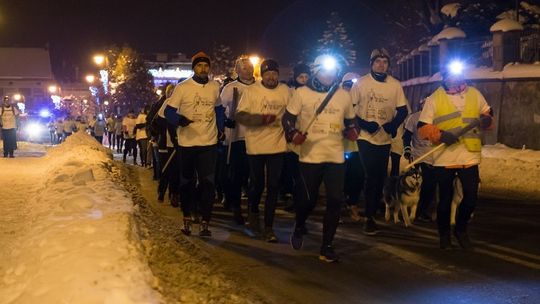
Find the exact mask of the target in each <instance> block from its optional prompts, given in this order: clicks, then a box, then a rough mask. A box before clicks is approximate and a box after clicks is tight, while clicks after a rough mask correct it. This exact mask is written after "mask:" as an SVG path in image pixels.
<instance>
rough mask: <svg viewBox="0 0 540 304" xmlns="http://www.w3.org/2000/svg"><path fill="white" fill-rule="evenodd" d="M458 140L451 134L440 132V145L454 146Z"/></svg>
mask: <svg viewBox="0 0 540 304" xmlns="http://www.w3.org/2000/svg"><path fill="white" fill-rule="evenodd" d="M458 140H459V138H458V137H457V136H456V135H454V134H452V133H450V132H447V131H442V132H441V142H442V143H445V144H447V145H449V146H450V145H453V144H455V143H456V142H457V141H458Z"/></svg>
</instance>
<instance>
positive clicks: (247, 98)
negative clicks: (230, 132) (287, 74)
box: [236, 82, 289, 155]
mask: <svg viewBox="0 0 540 304" xmlns="http://www.w3.org/2000/svg"><path fill="white" fill-rule="evenodd" d="M288 101H289V88H288V87H287V86H286V85H284V84H279V85H278V86H277V87H276V88H274V89H268V88H266V87H264V86H263V85H262V84H261V83H260V82H257V83H255V84H253V85H251V86H249V87H248V88H247V89H245V90H244V93H243V94H242V99H240V102H239V104H238V108H237V110H236V112H237V113H239V112H245V113H249V114H259V115H262V114H273V115H276V120H275V121H274V122H272V123H271V124H268V125H260V126H246V132H245V140H246V152H247V154H249V155H258V154H276V153H283V152H287V141H286V140H285V132H284V131H283V128H282V126H281V118H282V117H283V114H284V113H285V108H286V107H287V103H288Z"/></svg>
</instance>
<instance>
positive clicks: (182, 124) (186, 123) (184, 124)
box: [178, 115, 193, 127]
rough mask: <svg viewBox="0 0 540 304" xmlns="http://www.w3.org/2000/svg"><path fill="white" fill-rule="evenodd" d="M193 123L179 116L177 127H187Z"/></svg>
mask: <svg viewBox="0 0 540 304" xmlns="http://www.w3.org/2000/svg"><path fill="white" fill-rule="evenodd" d="M192 122H193V120H191V119H189V118H187V117H185V116H184V115H180V120H179V121H178V125H179V126H180V127H187V126H189V125H190V124H191V123H192Z"/></svg>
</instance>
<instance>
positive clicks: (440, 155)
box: [418, 63, 493, 249]
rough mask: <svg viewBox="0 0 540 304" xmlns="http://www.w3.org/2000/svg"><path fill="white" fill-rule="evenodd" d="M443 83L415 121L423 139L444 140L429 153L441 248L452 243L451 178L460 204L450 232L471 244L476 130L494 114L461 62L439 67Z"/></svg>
mask: <svg viewBox="0 0 540 304" xmlns="http://www.w3.org/2000/svg"><path fill="white" fill-rule="evenodd" d="M441 76H442V86H441V87H439V88H438V89H437V90H435V92H434V93H433V94H432V95H431V96H430V97H428V98H427V100H426V102H425V105H424V108H423V110H422V113H421V114H420V118H419V122H418V132H419V134H420V136H421V137H422V138H425V139H428V140H430V141H431V142H432V143H433V144H440V143H445V144H446V145H447V147H446V148H445V149H443V150H441V151H439V152H436V153H434V154H433V166H434V176H435V179H436V182H437V184H438V185H439V206H438V208H437V225H438V230H439V237H440V248H441V249H448V248H449V247H450V246H451V237H450V208H451V202H452V197H453V192H454V183H453V181H454V178H455V177H456V176H457V177H458V178H459V179H460V181H461V183H462V185H463V200H462V202H461V204H460V206H459V209H458V212H457V218H456V226H455V227H454V231H453V233H454V236H455V237H456V239H457V240H458V242H459V245H460V246H461V247H462V248H464V249H471V248H472V244H471V242H470V239H469V236H468V234H467V224H468V222H469V220H470V218H471V214H472V213H473V211H474V209H475V207H476V201H477V197H478V185H479V182H480V176H479V172H478V164H479V163H480V159H481V149H482V143H481V133H480V132H481V130H482V129H484V130H485V129H488V128H490V127H491V124H492V121H493V116H492V111H491V108H490V106H489V105H488V104H487V102H486V100H485V98H484V96H482V94H481V93H480V92H479V91H478V90H477V89H475V88H473V87H470V86H467V84H466V82H465V80H464V77H463V71H462V66H460V65H459V63H453V64H451V65H449V66H448V67H447V68H445V69H443V71H441ZM475 120H480V125H479V127H477V128H474V129H472V130H471V131H469V132H467V133H465V134H464V135H462V136H459V137H458V136H456V134H458V132H459V131H460V130H461V129H462V128H463V127H464V126H466V125H468V124H469V123H471V122H474V121H475Z"/></svg>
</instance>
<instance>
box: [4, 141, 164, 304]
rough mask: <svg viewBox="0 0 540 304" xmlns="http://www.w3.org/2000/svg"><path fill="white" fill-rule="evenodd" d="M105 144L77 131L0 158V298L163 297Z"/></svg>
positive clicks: (86, 300) (60, 300) (149, 299)
mask: <svg viewBox="0 0 540 304" xmlns="http://www.w3.org/2000/svg"><path fill="white" fill-rule="evenodd" d="M23 148H24V147H23ZM109 151H110V150H108V149H105V148H104V147H103V146H101V145H99V144H98V143H97V141H96V140H95V139H93V138H92V137H90V136H88V135H87V134H85V133H82V132H79V133H76V134H74V135H72V136H70V137H69V138H68V139H67V140H66V142H65V143H63V144H61V145H59V146H57V147H54V148H51V149H49V151H48V152H47V155H46V156H44V157H42V158H34V159H29V158H14V159H1V160H0V166H1V167H2V170H0V183H1V184H2V185H9V187H3V188H2V191H1V192H0V206H2V212H3V215H2V220H0V229H1V230H3V231H4V233H3V234H2V235H1V236H0V242H1V244H2V245H1V246H0V256H2V259H1V260H0V277H1V280H0V302H1V303H159V302H161V301H162V298H161V295H160V294H159V293H158V292H157V291H156V290H155V288H157V283H156V279H155V278H154V277H153V275H152V274H151V272H150V270H149V268H148V266H147V263H146V261H145V260H144V257H143V254H142V252H141V249H140V244H139V243H138V241H137V240H136V237H135V234H134V231H133V227H132V225H131V223H130V217H131V213H132V212H133V209H134V207H133V203H132V201H131V199H130V197H129V195H128V194H127V193H126V191H125V190H123V189H122V188H121V187H120V186H119V185H116V184H114V183H113V182H112V181H111V178H110V176H111V170H112V168H113V167H112V155H111V153H110V152H109Z"/></svg>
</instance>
